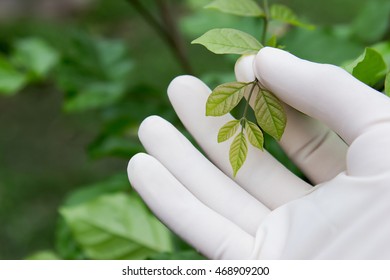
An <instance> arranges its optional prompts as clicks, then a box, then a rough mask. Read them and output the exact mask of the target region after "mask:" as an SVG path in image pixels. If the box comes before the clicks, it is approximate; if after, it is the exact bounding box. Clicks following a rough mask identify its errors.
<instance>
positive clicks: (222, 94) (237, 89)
mask: <svg viewBox="0 0 390 280" xmlns="http://www.w3.org/2000/svg"><path fill="white" fill-rule="evenodd" d="M249 84H250V83H241V82H231V83H226V84H222V85H219V86H217V87H216V88H215V89H214V90H213V91H212V93H211V94H210V96H209V98H208V99H207V102H206V116H223V115H225V114H227V113H229V112H230V111H231V110H232V109H233V108H234V107H236V106H237V104H238V103H239V102H240V101H241V99H242V98H243V96H244V92H245V88H246V86H248V85H249Z"/></svg>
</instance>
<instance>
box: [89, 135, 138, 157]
mask: <svg viewBox="0 0 390 280" xmlns="http://www.w3.org/2000/svg"><path fill="white" fill-rule="evenodd" d="M143 150H144V149H143V147H142V145H141V143H140V142H139V140H138V136H137V135H136V134H135V135H133V136H130V137H129V136H121V135H109V134H108V135H105V136H102V137H100V138H97V139H95V140H94V141H93V142H92V143H91V144H90V145H89V146H88V153H89V155H90V156H91V157H92V158H94V159H97V158H102V157H107V156H113V157H120V158H125V159H128V158H129V157H131V156H132V155H134V154H136V153H139V152H141V151H143Z"/></svg>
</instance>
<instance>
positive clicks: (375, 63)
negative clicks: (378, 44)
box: [344, 48, 387, 86]
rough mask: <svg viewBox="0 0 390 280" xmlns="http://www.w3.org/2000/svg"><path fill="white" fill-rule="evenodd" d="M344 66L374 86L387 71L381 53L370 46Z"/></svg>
mask: <svg viewBox="0 0 390 280" xmlns="http://www.w3.org/2000/svg"><path fill="white" fill-rule="evenodd" d="M344 68H345V69H346V70H347V71H348V72H350V73H351V74H352V75H353V76H354V77H355V78H357V79H359V80H360V81H362V82H363V83H365V84H367V85H369V86H374V85H375V84H376V83H377V82H379V81H380V80H381V79H383V77H384V76H385V75H386V72H387V65H386V63H385V61H384V60H383V57H382V55H381V54H380V53H379V52H377V51H376V50H374V49H372V48H366V49H365V50H364V53H363V54H362V55H360V56H359V57H358V58H357V59H356V60H354V61H353V62H351V63H350V64H348V65H346V66H345V67H344Z"/></svg>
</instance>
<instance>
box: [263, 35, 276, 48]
mask: <svg viewBox="0 0 390 280" xmlns="http://www.w3.org/2000/svg"><path fill="white" fill-rule="evenodd" d="M277 45H278V38H277V37H276V36H275V35H273V36H272V37H271V38H269V40H268V41H267V43H266V46H268V47H272V48H276V47H277Z"/></svg>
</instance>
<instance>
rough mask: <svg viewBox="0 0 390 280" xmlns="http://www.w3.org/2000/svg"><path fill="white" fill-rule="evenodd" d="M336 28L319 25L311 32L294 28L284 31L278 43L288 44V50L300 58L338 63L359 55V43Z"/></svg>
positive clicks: (360, 49)
mask: <svg viewBox="0 0 390 280" xmlns="http://www.w3.org/2000/svg"><path fill="white" fill-rule="evenodd" d="M338 29H339V28H338V27H322V28H321V27H319V28H316V30H315V31H314V32H313V31H310V30H307V29H303V28H294V29H291V30H289V32H287V33H286V35H285V36H284V37H283V38H282V39H281V42H280V43H281V44H282V45H285V46H288V50H289V51H290V52H291V53H293V54H294V55H296V56H298V57H300V58H304V59H307V60H311V61H315V62H321V63H331V64H335V65H340V64H342V63H344V62H345V61H346V60H349V59H353V58H355V57H357V56H358V55H360V54H361V52H362V49H363V48H362V46H361V44H360V43H358V42H356V41H351V40H350V39H349V38H348V37H346V35H344V34H339V32H338V31H339V30H338ZM302 46H304V47H302ZM329 46H332V47H329Z"/></svg>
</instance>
